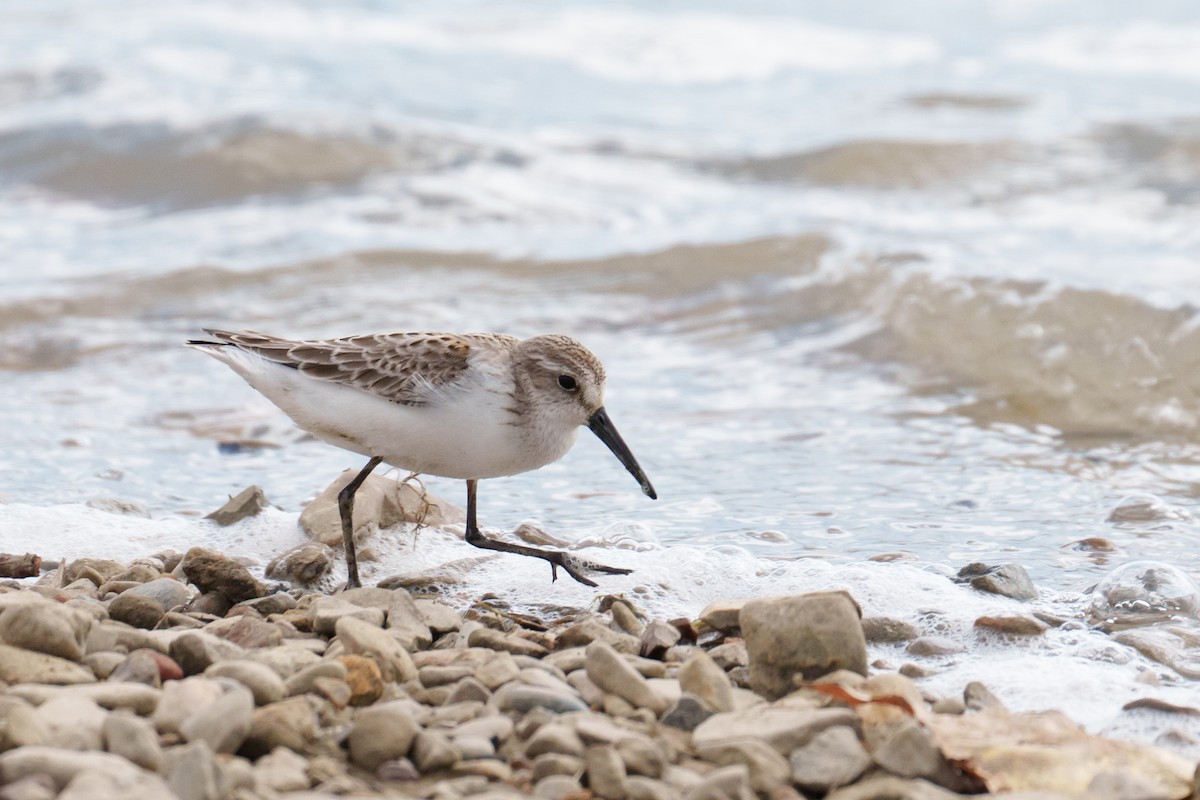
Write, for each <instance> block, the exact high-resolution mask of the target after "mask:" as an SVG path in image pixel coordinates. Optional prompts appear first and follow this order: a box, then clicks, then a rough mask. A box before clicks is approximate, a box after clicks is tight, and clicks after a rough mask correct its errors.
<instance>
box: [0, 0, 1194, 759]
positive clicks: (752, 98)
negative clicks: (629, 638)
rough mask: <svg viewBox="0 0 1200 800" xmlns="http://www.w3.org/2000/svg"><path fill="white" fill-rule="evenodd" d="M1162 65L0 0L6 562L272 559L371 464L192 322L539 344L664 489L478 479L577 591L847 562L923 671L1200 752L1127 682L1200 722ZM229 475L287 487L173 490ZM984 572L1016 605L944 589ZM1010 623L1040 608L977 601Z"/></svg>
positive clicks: (1189, 117)
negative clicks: (225, 521) (1003, 629)
mask: <svg viewBox="0 0 1200 800" xmlns="http://www.w3.org/2000/svg"><path fill="white" fill-rule="evenodd" d="M1197 52H1200V10H1197V9H1196V7H1195V4H1194V3H1188V2H1182V1H1178V2H1171V1H1168V0H1158V1H1157V2H1155V1H1151V2H1143V3H1139V4H1137V5H1136V6H1131V5H1130V4H1128V3H1123V2H1115V1H1111V2H1110V1H1107V0H1103V1H1101V2H1083V0H1078V1H1076V2H1072V1H1071V0H1062V1H1061V2H1032V1H1030V2H1017V3H1014V2H1003V3H1002V2H988V1H987V0H975V2H968V3H960V4H956V5H954V6H953V7H951V8H947V7H946V4H943V3H932V2H918V3H909V4H905V5H904V6H903V8H901V7H894V6H893V5H892V4H887V3H880V2H871V3H868V4H866V5H865V6H863V5H862V4H857V5H855V6H854V8H853V9H851V8H849V7H847V6H845V5H844V4H839V3H830V2H812V3H805V4H794V3H780V2H766V1H765V0H764V1H763V2H750V3H739V4H736V5H735V4H728V3H715V2H708V3H687V4H684V3H674V2H669V3H622V4H610V3H598V2H571V3H561V2H556V3H549V2H546V3H538V2H521V3H513V2H498V3H497V2H491V3H482V2H455V3H416V2H410V3H402V2H384V1H383V0H376V1H374V2H366V1H365V0H364V1H363V2H348V3H340V4H336V5H330V4H325V3H316V2H278V1H271V0H262V1H256V2H238V3H234V2H227V0H209V1H208V2H204V3H200V2H183V3H173V4H165V5H164V4H161V3H153V2H133V3H128V4H126V5H125V6H123V8H122V13H121V14H114V13H112V12H111V9H108V8H105V7H104V6H103V5H99V4H94V3H88V2H83V1H82V0H37V2H34V1H33V0H9V2H6V3H5V4H4V5H3V7H0V382H2V385H3V390H2V391H0V421H2V423H3V426H2V432H0V550H4V551H14V550H15V551H24V550H31V551H34V552H38V553H40V554H41V555H43V556H44V557H46V558H55V557H59V556H65V557H75V556H81V555H109V556H114V557H122V558H133V557H136V556H138V555H142V554H145V553H148V552H153V551H154V550H157V549H162V548H164V547H173V548H176V549H184V548H186V547H187V546H190V545H192V544H205V545H209V546H214V547H218V548H220V549H222V550H224V551H225V552H229V553H232V554H237V555H239V556H243V557H245V558H247V559H250V560H251V561H253V562H254V563H256V564H259V565H260V566H261V565H263V564H265V563H266V561H267V560H269V559H270V558H271V557H272V556H273V555H275V554H277V553H278V552H281V551H282V550H285V549H286V548H288V547H290V546H292V545H294V544H296V543H298V542H299V541H301V538H302V537H301V534H300V533H299V532H298V530H297V528H296V516H297V514H298V512H299V510H300V509H301V508H302V506H303V504H304V503H305V502H306V501H307V500H308V499H309V498H311V497H312V496H314V495H315V494H316V493H317V492H319V491H320V490H321V489H322V488H324V486H325V485H326V484H327V483H328V482H329V481H330V480H332V479H333V478H334V477H335V476H337V475H338V474H339V473H340V472H341V470H343V469H345V468H347V467H358V466H359V462H360V461H361V459H359V458H358V457H357V456H353V455H351V454H348V453H344V452H340V451H338V450H335V449H333V448H330V447H328V446H325V445H321V444H319V443H316V442H313V441H311V440H308V439H307V438H306V437H304V436H302V435H301V434H300V433H299V432H298V431H296V430H295V429H294V428H292V427H291V425H290V423H289V422H288V421H287V419H286V418H284V417H283V416H282V415H281V414H280V413H279V412H277V411H275V410H274V409H273V407H272V406H271V405H270V404H269V403H267V402H266V401H265V400H263V399H262V398H260V397H258V396H257V395H255V394H254V392H253V391H252V390H250V389H249V388H248V387H247V386H245V385H244V384H243V383H242V382H241V381H240V379H239V378H237V376H236V375H234V374H233V373H232V372H230V371H228V370H227V369H225V368H224V367H222V366H221V365H219V364H218V363H216V362H215V361H212V360H211V359H207V358H205V357H203V356H202V355H200V354H197V353H195V352H193V351H189V350H187V349H186V348H184V347H182V342H183V341H184V340H185V339H187V338H189V337H191V336H194V335H196V334H197V333H198V332H199V329H200V328H201V327H202V326H206V325H210V326H216V327H247V328H255V329H260V330H265V331H269V332H273V333H280V334H285V335H292V336H298V337H319V336H326V335H343V334H350V333H359V332H370V331H377V330H409V329H425V330H450V331H465V330H497V331H504V332H507V333H512V334H515V335H521V336H524V335H531V334H535V333H540V332H547V331H558V332H563V333H568V334H571V335H573V336H575V337H577V338H579V339H581V340H582V341H584V342H585V343H586V344H588V345H589V347H591V348H592V349H593V350H594V351H595V352H596V353H597V354H598V355H599V356H600V357H601V359H602V360H603V361H604V362H605V364H606V366H607V368H608V372H609V387H608V402H607V406H608V408H609V411H610V413H611V415H612V416H613V419H614V420H615V422H616V423H617V425H618V426H619V428H620V429H621V431H622V434H623V435H624V437H625V439H626V440H627V441H628V442H629V444H630V445H631V447H632V448H633V450H634V452H635V453H636V454H637V456H638V458H639V460H640V461H641V463H642V466H643V467H644V468H645V469H646V471H647V473H648V474H649V475H650V477H651V479H652V480H653V481H654V483H655V485H656V487H657V488H658V490H659V494H660V497H661V499H660V500H659V501H657V502H654V503H652V502H650V501H648V500H646V498H644V497H643V496H641V494H640V493H639V492H638V490H637V487H636V485H635V484H634V483H633V481H632V480H631V479H630V478H629V476H628V475H627V474H625V473H624V472H623V470H622V469H621V468H620V466H619V465H618V464H617V463H616V461H615V460H614V459H612V457H611V456H610V455H609V454H608V453H607V451H606V450H604V448H603V447H602V446H601V445H599V443H598V442H596V441H594V440H592V439H591V437H589V436H588V435H587V434H586V433H585V434H584V436H582V437H581V440H580V443H579V444H578V445H577V446H576V448H575V449H574V450H573V451H572V453H571V454H569V455H568V456H567V457H566V458H565V459H563V461H561V462H559V463H557V464H554V465H551V466H549V467H546V468H544V469H542V470H539V471H537V472H534V473H529V474H525V475H520V476H515V477H512V478H505V479H497V480H493V481H487V482H485V483H483V484H482V485H481V487H480V515H481V522H482V523H483V524H484V526H485V527H487V528H490V529H491V530H493V531H495V532H505V531H511V530H513V529H514V528H516V527H517V526H518V525H519V524H520V523H522V522H524V521H527V520H534V521H537V522H538V523H539V524H540V525H542V526H544V527H545V528H546V529H547V530H548V531H550V532H552V533H553V534H554V535H556V536H561V537H562V538H564V539H566V540H569V541H573V542H575V543H577V544H578V545H579V546H584V547H588V548H589V549H588V550H587V551H586V552H588V553H589V554H591V555H593V556H595V557H597V558H600V559H603V560H607V561H610V562H612V563H618V564H620V565H622V566H628V567H631V568H633V570H634V573H633V574H632V575H631V576H628V577H621V578H605V579H603V586H602V589H603V591H612V592H625V593H627V594H630V595H631V596H632V597H633V598H634V599H635V600H637V601H638V602H640V603H642V604H643V605H644V606H646V607H647V608H648V609H649V610H651V611H654V612H655V613H663V614H689V613H690V614H694V613H697V612H698V611H699V610H700V609H701V608H702V607H703V605H704V604H705V603H707V602H709V601H711V600H715V599H721V598H726V597H736V596H752V595H764V594H777V593H786V592H798V591H808V590H814V589H823V588H838V587H841V588H848V589H850V590H851V591H852V592H853V593H854V594H855V596H856V597H857V598H858V599H859V601H860V602H861V603H862V604H863V606H864V609H865V611H866V613H868V614H888V615H891V616H900V617H904V618H906V619H909V620H911V621H913V622H916V623H917V624H919V625H920V626H921V628H922V629H923V630H924V631H925V632H927V633H930V634H933V635H939V636H944V637H949V638H951V639H954V640H955V641H957V642H958V643H960V644H961V645H963V647H964V648H965V649H964V651H963V652H962V653H960V654H956V655H953V656H947V657H942V658H938V659H919V658H915V657H912V656H909V655H907V654H906V653H904V652H903V651H902V650H901V649H900V648H897V647H884V648H876V649H875V650H874V651H873V656H874V657H875V658H878V659H881V660H883V661H886V662H888V663H890V664H892V665H893V666H899V665H900V664H902V663H906V662H908V661H914V662H917V663H920V664H921V665H922V666H925V667H927V668H928V669H931V670H933V671H935V673H936V674H934V675H933V676H932V677H929V678H926V679H923V680H922V686H923V687H925V688H926V689H927V690H928V691H929V692H930V693H932V694H945V693H951V692H956V691H958V690H959V689H960V688H961V686H962V685H963V684H964V683H965V682H966V681H968V680H975V679H979V680H983V681H985V682H986V683H988V685H989V686H991V687H992V688H993V689H994V690H995V691H996V692H997V693H998V694H1000V695H1001V697H1002V698H1003V699H1004V700H1005V701H1006V702H1007V703H1008V704H1009V705H1010V706H1012V707H1014V708H1047V707H1055V708H1062V709H1063V710H1065V711H1066V712H1067V713H1069V714H1071V715H1072V716H1073V717H1074V718H1076V719H1078V720H1079V721H1080V722H1082V723H1083V724H1085V725H1087V726H1088V727H1089V729H1091V730H1095V731H1101V732H1106V733H1110V734H1113V735H1117V736H1124V737H1129V738H1133V739H1137V740H1140V741H1151V742H1153V741H1157V742H1159V743H1161V744H1164V745H1166V746H1170V747H1174V748H1177V749H1180V750H1183V751H1184V752H1187V753H1190V754H1192V755H1193V756H1197V757H1200V723H1197V722H1196V718H1195V717H1183V716H1179V715H1174V716H1173V715H1170V714H1167V713H1164V712H1154V711H1148V710H1137V711H1122V709H1121V706H1122V705H1123V704H1124V703H1125V702H1127V701H1129V700H1132V699H1135V698H1138V697H1147V696H1150V697H1157V698H1161V699H1165V700H1168V701H1170V702H1174V703H1179V704H1182V705H1191V706H1200V681H1197V680H1196V679H1195V675H1197V674H1200V649H1198V647H1197V645H1196V644H1195V642H1196V641H1198V640H1200V639H1198V638H1197V634H1198V633H1200V620H1198V619H1197V616H1196V615H1197V608H1200V589H1197V587H1196V582H1197V580H1200V572H1198V570H1197V568H1196V566H1195V565H1196V563H1197V560H1198V556H1200V544H1197V542H1198V541H1200V538H1198V536H1197V534H1198V533H1200V526H1198V525H1197V523H1196V521H1195V519H1194V515H1195V514H1197V513H1200V512H1198V511H1197V509H1196V506H1197V498H1198V495H1200V378H1198V377H1197V375H1200V369H1198V368H1200V315H1198V313H1197V307H1198V306H1200V59H1197V57H1196V55H1195V54H1196V53H1197ZM229 442H243V443H246V442H250V443H253V444H254V446H242V447H229V446H224V447H222V446H221V444H222V443H226V445H227V444H228V443H229ZM253 483H257V484H259V485H261V486H263V487H264V489H265V491H266V493H267V496H268V497H269V498H270V499H271V500H272V502H273V503H274V504H275V505H276V506H277V508H276V509H274V510H271V511H269V512H268V513H266V514H265V515H264V516H262V517H261V518H259V519H257V520H254V521H250V522H246V523H243V524H241V525H238V526H235V527H233V528H227V529H221V528H217V527H216V526H214V525H213V524H211V523H209V522H207V521H204V520H203V519H201V518H200V517H202V515H203V514H204V513H207V512H208V511H210V510H212V509H214V508H216V507H217V506H219V505H220V504H221V502H223V501H224V499H225V498H226V496H227V495H229V494H232V493H235V492H237V491H239V490H241V489H242V488H244V487H245V486H247V485H250V484H253ZM426 483H427V486H428V487H429V489H430V490H431V491H433V492H435V493H437V494H439V495H441V496H443V497H446V498H448V499H450V500H452V501H454V502H458V503H461V502H463V501H464V499H465V498H464V497H463V495H464V492H463V487H462V484H461V482H455V481H448V480H442V479H437V478H429V479H427V481H426ZM112 500H119V501H122V502H125V503H133V504H136V505H137V507H139V508H140V509H142V510H143V511H144V514H145V515H144V516H143V515H140V514H118V513H112V512H111V511H108V510H104V509H105V508H112V504H111V502H110V501H112ZM89 503H90V504H91V505H89ZM1097 538H1099V539H1104V540H1106V541H1107V543H1108V545H1107V546H1106V547H1104V548H1098V547H1097V545H1096V543H1095V542H1089V541H1086V540H1093V539H1097ZM373 549H374V550H375V551H376V553H377V555H378V556H379V560H378V561H375V562H368V563H366V564H364V576H365V577H366V578H367V579H368V580H370V579H375V578H380V577H383V576H386V575H392V574H397V573H407V572H419V571H422V570H428V569H436V568H438V567H439V566H440V565H443V564H446V563H448V562H455V563H456V564H457V565H458V566H459V567H461V568H462V569H463V577H462V580H463V583H462V584H460V589H459V595H457V596H458V597H459V598H462V599H464V600H469V599H470V598H471V597H472V596H477V595H478V594H481V593H483V592H495V593H497V594H499V595H501V596H502V597H505V598H507V599H509V600H510V601H511V602H513V603H517V604H520V605H523V606H527V607H530V608H534V609H537V608H548V607H553V606H554V605H558V604H563V603H571V604H587V603H589V602H592V601H593V600H594V598H595V597H596V594H595V592H594V591H592V590H590V589H587V588H586V587H581V586H577V585H572V584H568V583H566V582H564V581H561V580H560V581H559V582H557V583H554V584H552V583H551V582H550V581H549V575H548V574H547V573H548V570H546V569H545V568H544V567H545V565H544V564H542V563H541V562H536V563H534V562H526V561H525V560H522V559H519V558H515V557H508V556H499V557H491V556H488V557H484V555H483V554H481V553H480V552H479V551H474V550H472V549H471V548H469V547H467V546H466V545H465V544H463V543H462V542H461V541H460V540H459V539H458V538H456V537H455V536H454V535H453V533H452V532H448V531H439V530H426V531H422V532H420V533H419V535H415V534H414V532H413V531H408V530H393V531H386V532H383V533H382V534H380V537H379V539H378V540H377V541H376V543H375V545H374V548H373ZM464 560H465V561H464ZM974 561H983V562H986V563H991V564H998V563H1005V562H1017V563H1020V564H1022V565H1024V566H1025V567H1026V568H1027V569H1028V570H1029V572H1030V574H1031V575H1032V577H1033V579H1034V581H1035V583H1036V584H1037V585H1038V587H1039V589H1040V592H1041V595H1040V597H1039V599H1038V600H1037V601H1035V602H1033V603H1030V604H1018V603H1016V602H1014V601H1009V600H1006V599H1003V598H997V597H992V596H987V595H980V594H978V593H975V592H973V591H972V590H970V589H967V588H964V587H963V586H961V585H960V584H957V583H955V582H954V581H953V580H952V577H953V575H954V574H955V573H956V572H957V571H958V569H959V568H961V567H962V566H964V565H966V564H968V563H971V562H974ZM1146 562H1150V564H1151V567H1150V568H1146V567H1144V566H1139V565H1143V564H1145V563H1146ZM1154 565H1158V566H1154ZM1172 570H1174V571H1172ZM1139 575H1140V576H1142V577H1141V578H1139V577H1138V576H1139ZM1147 575H1150V576H1151V578H1147V577H1146V576H1147ZM1155 576H1156V577H1155ZM1163 576H1167V578H1166V579H1165V580H1163ZM1155 581H1157V583H1155ZM1097 586H1099V588H1096V587H1097ZM1130 587H1132V589H1130ZM1156 587H1157V588H1156ZM1125 590H1128V591H1125ZM1122 598H1124V599H1122ZM1106 603H1107V605H1106ZM1022 609H1024V610H1031V609H1032V610H1038V611H1042V612H1046V613H1049V614H1054V615H1056V616H1059V617H1062V618H1065V619H1066V620H1067V622H1066V623H1065V624H1064V625H1062V626H1061V627H1060V628H1056V629H1054V630H1052V631H1051V632H1049V633H1048V634H1047V635H1045V636H1044V637H1039V638H1038V639H1037V640H1035V641H1032V642H1023V641H1014V640H1006V639H1004V638H1002V637H991V636H985V635H981V634H978V633H977V632H976V631H975V630H974V628H973V627H972V623H973V621H974V619H975V618H976V617H977V616H979V615H981V614H984V613H991V614H995V613H1013V612H1016V611H1019V610H1022ZM1147 610H1149V611H1151V612H1153V611H1155V610H1158V611H1160V612H1161V613H1158V614H1154V613H1151V614H1148V615H1147V614H1145V613H1141V612H1145V611H1147ZM1106 621H1108V622H1111V623H1112V624H1105V623H1106ZM1114 621H1115V622H1114ZM1122 625H1125V626H1129V627H1130V629H1132V630H1134V631H1140V632H1142V633H1144V634H1145V635H1147V636H1151V637H1157V640H1160V641H1161V642H1162V649H1163V651H1164V652H1166V653H1167V654H1168V657H1167V659H1166V660H1167V661H1169V662H1170V664H1166V663H1160V662H1159V661H1152V660H1150V659H1149V658H1147V657H1146V656H1144V655H1142V654H1141V653H1139V652H1138V651H1137V650H1136V649H1134V648H1133V647H1131V646H1130V645H1129V644H1128V642H1129V641H1130V640H1129V638H1128V637H1126V638H1123V639H1122V640H1121V641H1118V640H1117V639H1116V638H1114V636H1113V635H1112V634H1111V633H1110V631H1109V629H1110V628H1112V627H1120V626H1122ZM1126 632H1128V631H1126ZM1172 665H1173V666H1172ZM1189 675H1190V676H1192V677H1188V676H1189Z"/></svg>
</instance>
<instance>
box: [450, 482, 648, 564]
mask: <svg viewBox="0 0 1200 800" xmlns="http://www.w3.org/2000/svg"><path fill="white" fill-rule="evenodd" d="M477 483H478V481H467V544H473V545H475V546H476V547H482V548H483V549H485V550H499V551H501V552H503V553H516V554H517V555H520V556H532V557H533V558H544V559H545V560H547V561H549V562H550V580H552V581H554V580H558V568H559V567H562V568H563V570H564V571H565V572H566V573H567V574H568V575H570V576H571V577H572V578H574V579H575V580H577V581H579V582H580V583H583V584H587V585H588V586H597V585H598V584H597V583H596V582H595V581H593V580H592V579H591V578H589V577H587V576H586V575H584V574H583V573H582V572H580V570H585V569H590V570H594V571H596V572H607V573H608V574H609V575H628V574H629V573H630V572H632V571H633V570H628V569H622V568H620V567H606V566H605V565H603V564H597V563H596V562H595V561H588V560H586V559H583V558H578V557H577V556H573V555H571V554H570V553H564V552H562V551H561V550H539V549H538V548H536V547H527V546H526V545H523V544H511V543H509V542H498V541H496V540H495V539H489V538H488V537H486V536H484V535H483V534H482V533H480V532H479V526H478V525H477V524H476V523H475V485H476V484H477Z"/></svg>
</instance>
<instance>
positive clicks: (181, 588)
mask: <svg viewBox="0 0 1200 800" xmlns="http://www.w3.org/2000/svg"><path fill="white" fill-rule="evenodd" d="M126 595H129V596H133V597H138V596H140V597H148V598H150V599H151V600H155V601H157V602H158V605H159V607H160V608H162V609H163V610H164V611H171V610H172V609H175V608H179V607H180V606H185V605H187V604H188V603H189V602H190V601H191V599H192V592H191V590H190V589H188V587H187V585H186V584H184V583H182V582H180V581H177V580H175V579H174V578H165V577H164V578H155V579H154V580H151V581H147V582H146V583H139V584H138V585H136V586H133V587H131V588H129V589H126V590H125V591H124V592H122V593H121V596H122V597H124V596H126ZM111 612H112V606H109V613H111Z"/></svg>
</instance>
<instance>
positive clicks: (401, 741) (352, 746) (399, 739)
mask: <svg viewBox="0 0 1200 800" xmlns="http://www.w3.org/2000/svg"><path fill="white" fill-rule="evenodd" d="M418 730H419V728H418V726H417V723H416V722H414V721H413V719H412V717H411V716H410V714H409V711H408V708H407V707H406V706H405V705H404V704H403V703H396V702H391V703H383V704H381V705H376V706H372V707H371V708H366V709H363V710H362V711H360V712H359V714H358V718H357V719H356V720H355V721H354V726H353V727H352V728H351V729H350V736H349V738H348V739H347V744H348V746H349V750H350V759H351V760H352V761H353V762H354V763H355V764H357V765H358V766H360V767H362V768H363V769H367V770H374V769H375V768H376V767H378V766H379V765H380V764H382V763H383V762H385V761H390V760H393V759H397V758H404V757H405V756H407V755H408V750H409V747H411V746H412V743H413V739H414V738H416V735H417V731H418Z"/></svg>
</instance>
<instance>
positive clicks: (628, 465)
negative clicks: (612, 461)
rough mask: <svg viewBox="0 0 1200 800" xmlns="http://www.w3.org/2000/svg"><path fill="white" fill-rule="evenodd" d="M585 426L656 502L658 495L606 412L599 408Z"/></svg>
mask: <svg viewBox="0 0 1200 800" xmlns="http://www.w3.org/2000/svg"><path fill="white" fill-rule="evenodd" d="M587 426H588V428H589V429H591V431H592V433H594V434H596V436H597V437H598V438H599V439H600V441H602V442H604V444H605V445H607V446H608V449H609V450H612V452H613V455H614V456H616V457H617V460H618V461H620V462H621V464H622V465H624V467H625V469H627V470H629V474H630V475H632V476H633V478H634V480H636V481H637V482H638V483H640V484H641V486H642V491H643V492H645V493H646V496H647V497H649V498H650V499H651V500H657V499H658V494H657V493H656V492H655V491H654V487H653V486H651V485H650V479H649V478H647V477H646V473H644V472H642V468H641V467H640V466H638V462H637V459H636V458H634V457H633V452H632V451H630V449H629V445H627V444H625V440H624V439H622V438H621V434H619V433H617V428H616V426H615V425H613V423H612V420H611V419H609V418H608V412H607V411H605V410H604V408H603V407H600V408H599V409H597V410H596V413H595V414H592V416H590V417H588V422H587Z"/></svg>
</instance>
